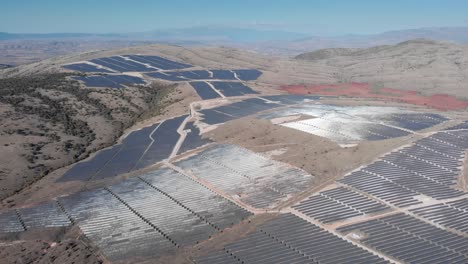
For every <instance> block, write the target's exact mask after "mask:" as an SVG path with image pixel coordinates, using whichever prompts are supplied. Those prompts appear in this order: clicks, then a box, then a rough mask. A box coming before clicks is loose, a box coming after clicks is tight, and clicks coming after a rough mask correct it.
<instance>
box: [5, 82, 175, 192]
mask: <svg viewBox="0 0 468 264" xmlns="http://www.w3.org/2000/svg"><path fill="white" fill-rule="evenodd" d="M71 75H82V74H76V73H49V74H41V75H32V76H26V77H15V78H5V79H0V107H2V106H3V107H5V108H8V109H11V110H9V111H5V112H3V113H2V114H1V117H0V118H1V119H2V123H3V127H2V128H0V133H1V134H3V135H6V136H9V138H11V140H18V137H20V138H23V139H24V140H19V141H20V142H22V144H19V145H18V146H21V147H18V148H19V149H17V150H16V152H18V156H19V157H20V158H22V159H24V160H25V163H26V164H24V165H25V166H24V169H23V170H16V171H15V168H9V164H1V166H2V167H5V168H7V169H8V170H11V171H12V173H10V174H9V175H6V174H4V175H6V176H5V177H4V178H12V179H13V178H19V177H22V179H23V180H22V182H21V184H16V185H14V186H11V187H10V186H7V185H8V179H6V180H2V184H4V185H6V186H7V188H5V190H2V191H1V192H0V199H3V198H5V197H8V196H9V195H11V194H12V193H14V192H18V191H19V190H21V189H22V188H24V187H25V186H28V185H30V184H31V183H33V182H34V181H36V180H37V179H40V178H41V177H42V176H44V175H46V174H48V173H49V172H50V171H53V170H55V169H57V168H59V167H61V166H64V165H67V164H70V163H73V162H76V161H78V160H81V159H83V158H85V157H87V156H88V155H89V154H90V153H92V152H94V151H96V150H98V149H101V148H103V147H107V146H109V145H111V144H113V142H114V141H115V140H116V139H117V138H118V137H119V136H120V135H121V134H122V133H123V131H124V130H125V129H126V128H128V127H130V126H132V125H133V124H135V122H137V121H140V120H143V119H146V118H149V117H152V116H154V115H158V114H159V113H161V112H162V110H163V108H164V107H165V106H166V103H171V102H170V101H169V100H166V99H167V97H168V95H169V94H170V93H172V92H173V91H174V90H175V86H174V85H164V84H160V83H153V84H151V85H150V86H137V87H129V88H125V89H120V90H119V89H103V88H101V89H91V88H86V87H82V86H81V85H80V83H79V82H77V81H74V80H72V79H70V78H69V76H71ZM114 101H115V102H116V103H113V102H114ZM163 101H164V102H165V103H162V102H163ZM166 101H167V102H166ZM2 143H3V144H4V145H7V146H10V145H11V144H12V143H14V142H8V141H7V142H2ZM52 149H55V151H54V152H51V150H52ZM8 170H6V169H5V170H4V171H8Z"/></svg>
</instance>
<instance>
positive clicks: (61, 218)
mask: <svg viewBox="0 0 468 264" xmlns="http://www.w3.org/2000/svg"><path fill="white" fill-rule="evenodd" d="M18 213H19V215H20V216H21V219H22V221H23V223H24V226H25V227H26V229H32V228H47V227H64V226H69V225H71V224H72V223H71V221H70V219H69V218H68V216H67V215H66V214H65V212H64V211H63V210H62V209H61V208H60V207H59V205H58V204H57V203H56V202H48V203H44V204H40V205H37V206H34V207H30V208H23V209H19V210H18Z"/></svg>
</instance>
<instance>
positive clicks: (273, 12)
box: [0, 0, 468, 35]
mask: <svg viewBox="0 0 468 264" xmlns="http://www.w3.org/2000/svg"><path fill="white" fill-rule="evenodd" d="M467 11H468V1H467V0H439V1H435V0H382V1H380V0H342V1H339V0H164V1H159V0H133V1H130V0H127V1H123V0H74V1H67V0H29V1H28V0H0V19H1V23H0V31H3V32H14V33H53V32H84V33H88V32H89V33H107V32H116V33H122V32H140V31H149V30H154V29H165V28H183V27H194V26H213V25H218V26H233V27H244V28H245V27H253V28H259V29H280V30H288V31H296V32H304V33H308V34H315V35H337V34H369V33H378V32H382V31H388V30H398V29H406V28H420V27H432V26H437V27H440V26H468V12H467Z"/></svg>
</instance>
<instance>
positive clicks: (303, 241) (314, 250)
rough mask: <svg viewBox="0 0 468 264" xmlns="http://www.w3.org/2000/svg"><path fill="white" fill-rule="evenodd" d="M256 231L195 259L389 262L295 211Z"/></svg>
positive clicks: (227, 261)
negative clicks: (296, 213) (293, 213)
mask: <svg viewBox="0 0 468 264" xmlns="http://www.w3.org/2000/svg"><path fill="white" fill-rule="evenodd" d="M257 230H258V231H257V232H255V233H252V234H249V235H248V236H247V237H245V238H243V239H241V240H238V241H236V242H234V243H230V244H227V245H225V246H224V248H223V251H218V252H214V253H212V254H210V255H208V256H204V257H200V258H197V259H195V262H196V263H198V264H205V263H206V264H208V263H213V264H217V263H220V264H221V263H331V264H332V263H333V264H334V263H388V261H386V260H384V259H382V258H380V257H378V256H376V255H373V254H372V253H370V252H368V251H366V250H363V249H361V248H359V247H357V246H355V245H353V244H351V243H350V242H347V241H345V240H343V239H341V238H339V237H337V236H335V235H333V234H331V233H329V232H328V231H326V230H324V229H322V228H320V227H318V226H316V225H314V224H311V223H309V222H307V221H305V220H303V219H301V218H299V217H297V216H295V215H292V214H283V215H280V216H278V217H276V218H274V219H273V220H271V221H268V222H266V223H265V224H262V225H260V226H259V227H258V228H257Z"/></svg>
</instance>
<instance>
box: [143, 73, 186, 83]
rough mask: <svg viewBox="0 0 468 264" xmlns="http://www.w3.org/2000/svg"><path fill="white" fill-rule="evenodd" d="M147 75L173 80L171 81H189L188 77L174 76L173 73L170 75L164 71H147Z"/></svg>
mask: <svg viewBox="0 0 468 264" xmlns="http://www.w3.org/2000/svg"><path fill="white" fill-rule="evenodd" d="M146 75H148V76H149V77H153V78H158V79H162V80H166V81H171V82H181V81H187V80H186V79H182V78H180V77H177V76H173V75H168V74H165V73H162V72H150V73H146Z"/></svg>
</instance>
